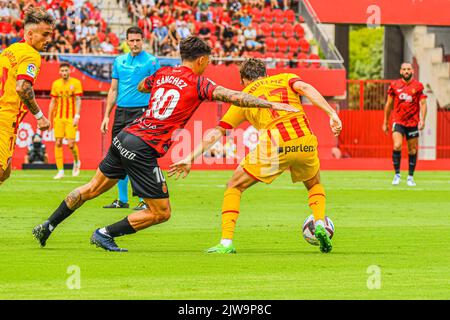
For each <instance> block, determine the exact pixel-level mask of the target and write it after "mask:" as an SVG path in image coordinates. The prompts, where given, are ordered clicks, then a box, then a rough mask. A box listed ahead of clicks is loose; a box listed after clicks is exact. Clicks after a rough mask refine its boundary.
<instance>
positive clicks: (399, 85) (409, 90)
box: [388, 79, 427, 127]
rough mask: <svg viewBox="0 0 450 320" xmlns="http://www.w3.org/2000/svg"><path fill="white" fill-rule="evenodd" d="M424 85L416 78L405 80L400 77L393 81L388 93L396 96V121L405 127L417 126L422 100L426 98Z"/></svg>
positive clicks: (394, 116)
mask: <svg viewBox="0 0 450 320" xmlns="http://www.w3.org/2000/svg"><path fill="white" fill-rule="evenodd" d="M423 89H424V88H423V85H422V83H420V82H419V81H417V80H416V79H412V80H411V81H410V82H408V83H407V82H405V81H404V80H403V79H398V80H396V81H393V82H391V85H390V86H389V89H388V94H389V95H390V96H391V97H393V98H394V115H393V121H394V123H398V124H401V125H403V126H405V127H417V126H418V124H419V115H420V100H422V99H426V98H427V96H426V95H425V94H424V93H423Z"/></svg>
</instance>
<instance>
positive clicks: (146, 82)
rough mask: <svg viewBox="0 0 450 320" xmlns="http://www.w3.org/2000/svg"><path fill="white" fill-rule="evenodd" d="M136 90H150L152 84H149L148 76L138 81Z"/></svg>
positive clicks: (146, 91) (147, 91) (145, 91)
mask: <svg viewBox="0 0 450 320" xmlns="http://www.w3.org/2000/svg"><path fill="white" fill-rule="evenodd" d="M138 90H139V92H143V93H149V92H151V91H152V86H151V84H150V81H149V80H148V77H147V78H144V79H142V80H141V82H139V84H138Z"/></svg>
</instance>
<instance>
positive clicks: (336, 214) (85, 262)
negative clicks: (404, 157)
mask: <svg viewBox="0 0 450 320" xmlns="http://www.w3.org/2000/svg"><path fill="white" fill-rule="evenodd" d="M53 174H54V172H50V171H15V172H13V174H12V177H11V178H10V180H8V181H7V182H6V183H5V184H4V185H2V186H1V187H0V230H1V234H0V252H1V254H0V266H1V268H0V299H450V290H449V288H450V254H449V253H450V251H449V243H450V172H418V173H417V174H416V181H417V187H416V188H408V187H407V186H406V182H405V181H403V182H402V184H401V186H399V187H392V186H391V185H390V182H391V178H392V173H391V172H363V171H355V172H348V171H341V172H333V171H326V172H323V173H322V180H323V183H324V185H325V188H326V190H327V199H328V200H327V201H328V202H327V214H328V215H329V216H330V217H331V218H332V220H333V221H334V224H335V227H336V234H335V237H334V238H333V245H334V248H333V251H332V253H330V254H321V253H320V252H319V250H318V247H314V246H311V245H309V244H308V243H306V241H304V240H303V238H301V233H300V228H301V225H302V222H303V220H304V219H305V217H306V216H307V215H309V214H310V211H309V208H308V206H307V203H306V198H307V193H306V191H305V190H304V187H303V186H302V185H298V184H297V185H293V184H292V183H291V182H290V177H289V175H287V174H285V175H283V176H281V177H280V179H278V180H276V181H275V182H274V183H273V184H272V185H270V186H267V185H262V184H261V185H257V186H255V187H253V188H251V189H249V190H248V191H246V192H245V193H244V194H243V197H242V203H241V214H240V218H239V220H238V225H237V229H236V234H235V245H236V247H237V250H238V253H237V254H235V255H208V254H206V253H204V250H205V249H207V248H208V247H210V246H213V245H215V244H216V243H217V242H218V240H219V238H220V207H221V202H222V194H223V191H224V185H225V183H226V181H227V179H228V178H229V177H230V176H231V172H230V171H204V172H200V171H196V172H192V173H191V175H190V176H188V177H187V178H186V179H185V180H179V181H174V180H172V179H169V181H168V185H169V190H170V194H171V205H172V218H171V220H169V221H168V222H166V223H163V224H161V225H157V226H154V227H151V228H149V229H147V230H145V231H142V232H139V233H138V234H135V235H132V236H127V237H122V238H118V240H117V242H118V244H119V245H120V246H122V247H125V248H128V249H129V250H130V252H128V253H110V252H106V251H103V250H101V249H98V248H95V247H94V246H92V245H90V244H89V237H90V235H91V233H92V231H93V230H94V229H95V228H97V227H102V226H105V225H107V224H110V223H112V222H116V221H117V220H119V219H122V218H123V217H124V216H126V215H127V214H129V213H130V212H131V210H127V209H122V210H107V209H102V208H101V206H102V205H104V204H107V203H109V202H110V201H112V200H113V199H114V197H115V195H116V189H112V190H111V191H109V192H108V193H107V194H105V195H103V196H101V197H99V198H97V199H95V200H93V201H90V202H88V203H87V204H85V205H84V206H83V207H82V208H81V209H79V210H78V211H77V212H76V213H74V214H73V216H72V217H70V218H69V219H68V220H66V221H65V222H64V223H63V224H61V225H60V226H59V227H58V229H56V231H55V232H54V234H53V235H52V237H51V238H50V239H49V241H48V243H47V247H46V248H44V249H41V248H40V247H39V246H38V244H37V242H36V241H35V240H34V239H33V238H32V235H31V229H32V227H33V226H34V225H35V224H37V223H40V222H41V221H43V220H44V219H45V218H47V217H48V215H49V214H50V213H51V212H52V211H53V210H54V209H55V208H56V207H57V206H58V205H59V203H60V202H61V200H62V199H63V198H64V197H65V195H66V194H67V193H68V192H69V191H71V190H72V189H73V188H75V187H77V186H79V185H81V184H82V183H84V182H87V181H88V180H89V178H90V177H91V176H92V175H93V171H84V172H82V175H81V176H80V177H78V178H72V177H67V178H66V179H64V180H62V181H54V180H52V175H53ZM404 176H405V175H404ZM136 203H137V201H136V199H133V202H132V203H131V205H134V204H136ZM70 266H76V268H79V271H80V273H79V274H80V278H79V279H80V283H79V284H80V289H69V288H68V286H67V281H68V279H69V277H71V276H73V274H72V273H70V271H71V270H72V269H70V268H69V267H70ZM371 266H377V267H375V268H379V269H377V270H379V272H380V277H379V278H375V282H372V281H371V280H373V279H374V278H373V277H376V275H375V274H373V273H371V272H372V270H373V269H371ZM68 268H69V269H68ZM372 268H373V267H372ZM68 270H69V273H68ZM368 271H369V273H368ZM377 279H380V282H379V283H380V284H381V287H380V288H379V289H376V288H375V289H373V288H372V289H369V288H368V282H369V284H370V283H372V284H373V283H377V282H376V280H377Z"/></svg>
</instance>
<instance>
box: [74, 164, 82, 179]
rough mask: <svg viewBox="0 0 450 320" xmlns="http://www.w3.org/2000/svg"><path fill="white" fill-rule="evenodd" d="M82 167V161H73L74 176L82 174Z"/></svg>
mask: <svg viewBox="0 0 450 320" xmlns="http://www.w3.org/2000/svg"><path fill="white" fill-rule="evenodd" d="M80 168H81V161H80V160H78V161H77V162H74V163H73V169H72V176H73V177H78V176H79V175H80Z"/></svg>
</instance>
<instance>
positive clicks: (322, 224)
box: [314, 219, 325, 228]
mask: <svg viewBox="0 0 450 320" xmlns="http://www.w3.org/2000/svg"><path fill="white" fill-rule="evenodd" d="M317 226H322V227H324V228H325V222H324V221H323V220H322V219H319V220H316V221H314V227H317Z"/></svg>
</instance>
